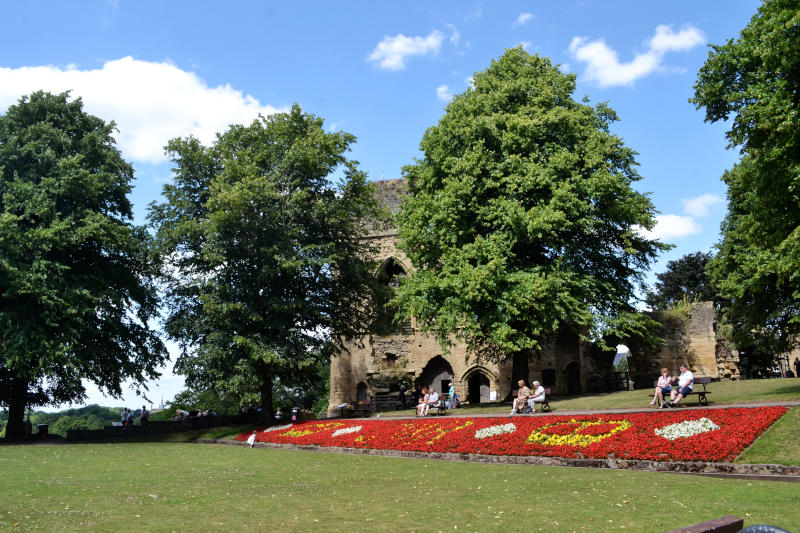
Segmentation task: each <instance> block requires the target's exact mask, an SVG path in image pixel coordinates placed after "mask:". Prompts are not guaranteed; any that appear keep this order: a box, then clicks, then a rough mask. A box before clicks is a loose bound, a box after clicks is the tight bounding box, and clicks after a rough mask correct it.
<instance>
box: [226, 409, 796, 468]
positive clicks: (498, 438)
mask: <svg viewBox="0 0 800 533" xmlns="http://www.w3.org/2000/svg"><path fill="white" fill-rule="evenodd" d="M786 411H787V408H786V407H758V408H746V407H737V408H729V409H687V410H670V411H667V412H664V411H655V412H643V413H630V414H625V415H620V414H614V415H603V414H597V415H582V416H574V415H573V416H565V415H561V416H558V415H548V416H532V417H519V418H515V419H514V422H513V423H509V421H508V417H486V418H483V417H480V418H458V417H454V418H437V419H435V420H434V419H429V418H425V419H413V420H385V419H384V420H359V421H358V422H357V423H356V422H355V421H347V420H341V421H335V422H332V421H328V422H320V421H312V422H302V423H298V424H294V425H292V426H291V427H290V428H283V429H282V430H279V431H270V432H264V431H259V432H258V434H257V437H256V440H257V441H258V442H272V443H280V444H291V445H316V446H338V447H345V448H368V449H385V450H407V451H415V452H452V453H471V454H488V455H538V456H546V457H567V458H575V457H590V458H607V457H616V458H622V459H650V460H656V461H730V460H732V459H734V458H735V457H736V456H737V455H738V454H739V453H741V452H742V450H744V449H745V448H746V447H747V446H749V445H750V444H751V443H752V442H753V441H754V440H755V439H756V437H758V436H759V435H761V434H762V433H763V432H764V431H765V430H766V429H767V428H768V427H769V426H770V425H771V424H772V423H773V422H775V421H776V420H777V419H778V418H780V417H781V416H783V414H784V413H786ZM702 419H706V420H708V422H702V423H700V422H698V421H699V420H702ZM682 424H683V425H682ZM709 424H713V425H714V426H716V427H718V429H713V428H712V430H711V431H708V430H704V431H702V432H698V428H704V427H708V428H710V427H711V426H710V425H709ZM670 426H675V427H676V428H683V429H672V430H667V429H666V428H668V427H670ZM357 428H358V429H357ZM691 428H694V429H691ZM659 432H660V433H661V434H659ZM678 433H680V435H679V437H678V438H675V439H673V440H671V439H670V438H668V437H670V436H672V435H673V434H678ZM250 434H251V433H250V432H248V433H242V434H241V435H239V436H238V437H236V438H237V440H240V441H246V440H247V438H248V437H249V436H250Z"/></svg>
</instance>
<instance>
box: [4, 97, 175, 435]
mask: <svg viewBox="0 0 800 533" xmlns="http://www.w3.org/2000/svg"><path fill="white" fill-rule="evenodd" d="M82 107H83V105H82V102H81V100H80V99H73V100H72V101H70V99H69V95H68V93H63V94H58V95H53V94H48V93H44V92H37V93H34V94H32V95H30V96H28V97H23V98H22V99H20V100H19V103H18V104H16V105H12V106H11V107H9V108H8V110H7V112H6V114H5V115H3V116H0V403H2V405H4V406H8V409H9V421H8V428H7V432H6V436H7V437H9V438H15V437H20V436H22V434H23V415H24V411H25V407H26V406H30V405H44V404H48V403H53V404H57V403H61V402H67V401H79V400H81V399H82V398H83V397H84V388H83V385H82V383H81V380H83V379H87V380H89V381H92V382H94V383H96V384H97V385H98V386H99V387H101V388H102V389H104V390H106V391H108V392H109V393H111V394H112V395H119V394H121V392H122V391H121V384H122V383H123V382H124V381H125V380H126V379H128V378H133V379H134V380H135V381H136V382H139V383H141V382H143V381H144V380H146V379H148V378H153V377H157V376H158V374H157V372H156V368H157V367H158V366H159V365H160V364H161V363H162V362H163V361H164V360H165V357H166V350H165V349H164V347H163V344H162V343H161V341H160V339H159V338H158V336H157V335H156V334H155V333H154V332H153V331H151V329H150V328H149V327H148V322H149V321H150V320H151V319H153V318H154V317H155V316H156V314H157V305H158V301H157V293H156V290H155V288H154V286H153V285H152V282H151V280H152V279H153V278H154V276H155V275H156V274H157V273H158V263H157V261H156V260H155V259H154V257H153V256H152V255H151V252H150V248H149V243H150V240H149V238H148V234H147V232H146V231H145V229H144V228H142V227H136V226H133V225H132V224H131V222H130V221H131V218H132V216H131V204H130V201H129V200H128V194H129V193H130V191H131V183H132V181H133V169H132V168H131V166H130V165H129V164H128V163H126V162H125V161H124V160H123V159H122V157H121V156H120V153H119V151H118V150H117V149H116V147H115V145H114V137H113V132H114V124H113V123H111V124H106V123H105V122H104V121H103V120H101V119H99V118H97V117H94V116H91V115H88V114H86V113H85V112H84V111H83V109H82Z"/></svg>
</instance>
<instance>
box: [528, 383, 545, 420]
mask: <svg viewBox="0 0 800 533" xmlns="http://www.w3.org/2000/svg"><path fill="white" fill-rule="evenodd" d="M546 396H547V395H546V394H545V392H544V387H542V386H541V384H539V382H538V381H534V382H533V394H531V397H530V399H529V400H528V406H530V408H531V413H535V412H536V404H537V403H544V400H545V397H546Z"/></svg>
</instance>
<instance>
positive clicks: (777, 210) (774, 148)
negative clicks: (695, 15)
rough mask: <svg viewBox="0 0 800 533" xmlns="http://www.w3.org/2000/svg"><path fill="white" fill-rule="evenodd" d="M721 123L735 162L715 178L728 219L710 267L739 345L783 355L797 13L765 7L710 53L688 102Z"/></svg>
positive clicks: (796, 277) (781, 6) (793, 207)
mask: <svg viewBox="0 0 800 533" xmlns="http://www.w3.org/2000/svg"><path fill="white" fill-rule="evenodd" d="M692 102H693V103H695V104H696V105H697V107H698V108H701V107H703V108H705V111H706V116H705V119H706V121H708V122H717V121H728V120H730V124H731V128H730V129H729V130H728V131H727V133H726V136H727V138H728V141H729V142H730V146H731V147H739V148H740V150H741V153H742V159H741V160H740V161H739V163H737V164H736V165H735V166H734V168H733V169H731V170H729V171H727V172H725V174H724V175H723V177H722V179H723V181H724V182H725V183H726V184H727V185H728V214H727V216H726V218H725V221H724V222H723V224H722V242H721V243H719V245H718V248H719V251H718V253H717V254H716V257H715V258H714V259H713V260H712V261H711V263H710V265H709V274H710V276H711V278H712V279H713V281H714V284H715V286H716V288H717V290H718V291H719V293H720V295H721V296H722V297H723V298H724V299H725V300H729V301H728V302H725V304H724V312H725V314H726V316H727V317H728V319H729V321H730V322H731V324H732V325H733V326H734V340H735V342H736V343H737V345H739V346H747V345H758V348H757V350H756V351H758V352H761V353H764V354H774V353H776V352H782V351H787V350H788V349H790V348H791V347H792V346H794V345H795V344H796V342H797V334H798V332H800V303H799V302H800V227H799V226H800V224H799V223H800V187H799V186H798V184H799V183H800V135H798V132H800V10H798V4H797V2H796V1H795V0H768V1H765V2H764V3H763V5H762V6H761V7H760V8H759V10H758V12H757V13H756V14H755V15H754V16H753V18H752V19H751V20H750V23H749V24H748V25H747V27H745V28H744V30H742V32H741V34H740V36H739V38H738V39H736V40H734V39H731V40H729V41H728V42H727V43H725V44H724V45H722V46H712V50H711V52H710V53H709V57H708V60H707V61H706V63H705V65H704V66H703V67H702V69H701V70H700V73H699V75H698V78H697V82H696V83H695V95H694V98H693V100H692Z"/></svg>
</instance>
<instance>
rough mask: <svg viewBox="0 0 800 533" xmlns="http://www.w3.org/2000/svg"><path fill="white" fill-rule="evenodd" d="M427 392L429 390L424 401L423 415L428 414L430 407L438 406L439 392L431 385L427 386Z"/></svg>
mask: <svg viewBox="0 0 800 533" xmlns="http://www.w3.org/2000/svg"><path fill="white" fill-rule="evenodd" d="M428 392H429V394H428V401H427V402H425V409H424V412H423V413H422V414H423V415H427V414H428V410H429V409H430V408H431V407H434V408H436V407H438V406H439V393H438V392H436V389H434V388H433V387H430V388H428Z"/></svg>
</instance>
